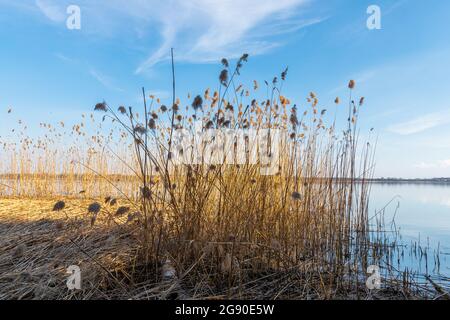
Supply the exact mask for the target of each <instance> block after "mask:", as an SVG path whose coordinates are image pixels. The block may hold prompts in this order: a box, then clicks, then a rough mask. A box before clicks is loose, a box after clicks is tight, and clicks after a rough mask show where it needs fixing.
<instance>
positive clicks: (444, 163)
mask: <svg viewBox="0 0 450 320" xmlns="http://www.w3.org/2000/svg"><path fill="white" fill-rule="evenodd" d="M414 168H418V169H449V168H450V159H446V160H438V161H435V162H420V163H418V164H415V165H414Z"/></svg>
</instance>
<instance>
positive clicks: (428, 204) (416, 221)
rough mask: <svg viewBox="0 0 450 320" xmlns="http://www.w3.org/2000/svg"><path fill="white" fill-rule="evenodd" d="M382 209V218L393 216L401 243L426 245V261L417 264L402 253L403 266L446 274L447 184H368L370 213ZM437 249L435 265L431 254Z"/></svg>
mask: <svg viewBox="0 0 450 320" xmlns="http://www.w3.org/2000/svg"><path fill="white" fill-rule="evenodd" d="M385 206H386V208H385V221H386V222H389V221H391V219H392V218H393V217H395V225H396V227H397V229H399V232H400V234H401V242H402V243H404V244H405V245H407V246H408V247H406V249H405V252H408V250H410V247H411V243H420V246H421V247H424V248H428V254H427V258H428V262H426V261H423V259H422V262H421V263H418V262H417V261H415V260H416V259H412V257H411V256H409V257H408V254H406V253H405V259H404V260H405V261H404V262H403V266H405V265H406V266H408V267H409V268H411V269H414V270H417V271H419V272H421V273H429V274H435V275H442V276H445V277H450V185H444V184H441V185H440V184H407V183H399V184H381V183H374V184H372V190H371V201H370V206H369V207H370V214H369V216H370V217H371V216H373V215H374V214H375V213H376V212H377V211H379V210H382V209H383V208H384V207H385ZM437 252H439V266H438V265H436V264H435V259H434V255H435V254H436V253H437Z"/></svg>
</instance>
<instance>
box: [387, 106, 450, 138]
mask: <svg viewBox="0 0 450 320" xmlns="http://www.w3.org/2000/svg"><path fill="white" fill-rule="evenodd" d="M448 123H450V113H449V112H445V113H437V112H435V113H429V114H426V115H423V116H420V117H417V118H415V119H412V120H408V121H405V122H401V123H397V124H394V125H392V126H390V127H388V128H387V130H388V131H390V132H393V133H396V134H400V135H403V136H406V135H411V134H415V133H420V132H423V131H426V130H429V129H432V128H435V127H438V126H441V125H445V124H448Z"/></svg>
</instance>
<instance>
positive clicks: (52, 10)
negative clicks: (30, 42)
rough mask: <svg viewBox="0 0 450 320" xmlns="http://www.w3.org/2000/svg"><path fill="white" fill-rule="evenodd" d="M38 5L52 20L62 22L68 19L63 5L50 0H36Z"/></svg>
mask: <svg viewBox="0 0 450 320" xmlns="http://www.w3.org/2000/svg"><path fill="white" fill-rule="evenodd" d="M35 4H36V6H37V7H38V9H39V10H40V11H41V12H42V13H43V14H44V15H45V16H46V17H47V18H48V19H50V20H51V21H53V22H62V21H64V20H65V19H66V16H65V15H64V10H63V8H62V7H61V6H59V5H56V4H55V3H53V2H52V1H49V0H36V1H35Z"/></svg>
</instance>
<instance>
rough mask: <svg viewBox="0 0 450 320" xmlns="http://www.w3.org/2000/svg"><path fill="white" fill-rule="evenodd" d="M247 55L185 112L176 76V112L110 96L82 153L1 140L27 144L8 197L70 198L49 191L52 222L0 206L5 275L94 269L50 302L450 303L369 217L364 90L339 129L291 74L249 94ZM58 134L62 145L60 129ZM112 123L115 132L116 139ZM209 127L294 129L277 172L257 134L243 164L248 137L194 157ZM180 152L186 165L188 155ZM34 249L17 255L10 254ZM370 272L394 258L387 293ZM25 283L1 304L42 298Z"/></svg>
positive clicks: (16, 158) (370, 150)
mask: <svg viewBox="0 0 450 320" xmlns="http://www.w3.org/2000/svg"><path fill="white" fill-rule="evenodd" d="M247 59H248V55H245V54H244V55H243V56H242V57H241V58H240V59H238V60H237V62H236V64H235V66H233V67H231V64H230V63H229V62H228V61H227V60H226V59H223V60H222V66H223V70H222V71H221V73H220V75H219V85H218V89H217V90H216V91H214V92H212V91H211V90H209V89H207V90H205V91H204V92H203V93H202V94H199V95H195V96H193V97H191V96H188V98H189V99H190V101H189V103H188V104H187V106H185V107H183V105H182V102H181V101H180V99H177V98H176V92H175V71H174V70H173V72H174V73H173V75H174V82H173V84H174V85H173V99H172V102H171V104H170V107H167V106H166V105H164V104H163V103H162V102H161V101H160V100H159V99H158V98H157V97H154V96H147V94H146V92H145V90H144V89H143V90H142V94H143V106H142V107H141V108H132V107H128V108H126V107H124V106H117V107H112V106H109V105H108V104H107V103H106V102H100V103H98V104H97V105H96V106H95V108H94V109H95V111H96V112H98V116H95V115H92V116H90V120H89V121H91V122H92V123H95V121H96V119H97V117H101V121H99V123H100V125H99V127H97V128H98V131H97V135H93V136H91V137H89V135H87V136H88V138H87V139H88V141H89V143H88V144H82V145H83V146H87V148H86V147H81V146H80V144H81V140H80V139H85V137H86V133H85V132H84V131H83V129H82V128H84V127H85V126H86V125H85V122H82V124H83V125H79V126H74V127H73V132H72V133H71V134H70V136H71V137H72V138H73V139H74V140H73V141H74V143H75V147H70V148H69V150H70V152H67V150H61V149H59V146H58V143H57V140H55V141H53V142H55V144H56V146H55V145H52V144H51V142H52V140H49V139H47V140H45V142H43V143H42V144H39V143H38V142H36V141H32V140H31V139H28V138H22V140H21V145H11V144H10V145H6V144H4V148H5V149H6V148H9V150H14V152H12V153H11V152H10V153H11V154H12V156H11V158H10V160H9V162H4V163H6V165H4V167H3V168H2V170H3V172H4V173H5V175H4V176H3V180H2V181H4V182H2V183H3V188H2V192H3V195H4V197H6V196H7V197H9V198H10V199H9V200H4V201H13V202H16V201H17V200H14V198H13V199H11V197H14V196H16V197H17V196H20V197H23V196H28V197H32V198H34V199H36V198H39V197H42V196H45V197H47V198H48V197H50V198H51V199H53V202H55V201H56V200H54V197H55V196H60V198H61V199H62V200H61V199H60V201H64V202H63V203H64V205H63V204H62V203H61V202H60V203H59V204H58V203H53V204H52V203H50V201H51V200H45V201H47V202H45V207H46V208H48V209H47V210H51V208H53V209H54V210H55V211H54V212H53V211H52V212H47V214H49V217H51V219H50V218H49V219H50V221H42V220H40V219H44V218H43V217H41V216H40V214H41V213H39V212H36V213H29V214H31V215H32V217H28V218H27V219H31V220H37V221H34V222H29V221H28V220H27V219H24V217H22V219H24V221H22V219H18V221H14V220H11V219H14V218H13V217H14V215H13V217H7V216H5V214H3V216H2V218H3V219H4V221H3V219H2V227H1V228H2V229H3V230H2V233H5V234H8V237H6V238H4V239H3V240H2V241H4V242H5V244H2V246H1V248H2V249H1V250H2V253H1V255H0V265H1V267H0V269H2V270H9V271H7V272H5V273H4V276H2V277H3V279H6V278H8V279H9V278H11V277H12V276H16V277H18V278H16V279H21V278H20V277H22V276H24V277H28V279H29V278H30V273H31V278H32V279H33V277H35V278H36V277H39V274H42V273H45V271H42V272H41V271H39V270H41V269H39V268H37V267H35V266H34V265H35V264H36V265H43V266H45V267H43V268H44V269H45V268H48V266H50V265H51V263H50V262H48V263H47V262H45V260H44V259H49V260H52V259H53V261H54V260H59V261H62V263H63V264H64V265H70V264H72V262H73V263H74V264H76V263H83V264H89V267H87V268H89V270H90V271H89V274H90V275H92V277H93V278H92V279H91V278H88V279H87V280H86V281H85V282H87V283H88V285H87V287H85V288H84V289H83V290H82V291H81V292H74V293H70V294H69V293H67V289H65V290H64V289H63V288H62V285H61V284H59V286H56V288H58V289H55V290H53V291H52V290H50V291H46V292H47V293H46V294H49V296H48V297H49V298H62V299H66V298H69V299H70V298H85V299H89V298H122V299H126V298H132V299H183V298H189V299H229V298H239V299H281V298H285V299H343V298H350V299H377V298H404V299H410V298H414V299H415V298H430V297H446V290H447V289H446V288H445V287H442V286H440V288H441V289H442V292H443V293H442V292H441V293H440V294H439V293H438V292H437V291H436V288H434V289H433V288H432V289H431V290H428V289H423V287H424V285H419V284H418V283H417V281H416V280H415V278H414V274H411V273H409V272H407V271H400V270H395V268H394V267H392V265H391V264H389V261H390V260H389V259H390V255H391V254H392V250H395V248H396V244H395V240H394V241H392V239H390V238H389V237H388V236H387V235H386V233H385V232H384V227H385V226H384V224H383V221H382V218H381V217H379V216H375V217H370V216H369V212H368V199H369V193H370V184H369V183H368V180H369V179H370V178H371V177H372V174H373V168H374V166H373V156H374V151H375V148H374V146H373V145H372V142H371V141H368V142H367V141H364V142H363V143H361V142H360V141H359V130H360V128H359V126H358V117H359V116H360V112H361V111H362V110H363V108H364V98H362V97H360V98H355V97H354V95H355V90H356V83H355V82H354V81H353V80H352V81H350V82H349V84H348V95H349V98H348V101H346V103H345V104H341V101H340V100H341V99H339V98H336V100H335V101H334V104H336V105H337V106H338V107H340V108H342V109H344V110H345V114H346V116H345V117H346V118H347V117H348V118H347V119H346V121H344V124H343V125H342V123H341V124H340V123H339V122H337V121H336V120H335V121H332V122H331V123H328V124H327V123H326V113H327V110H325V109H323V108H320V107H319V105H320V104H319V100H318V97H317V96H316V94H315V93H313V92H311V93H310V94H309V95H308V97H307V99H306V103H305V105H302V106H300V105H298V106H297V105H295V104H293V103H291V102H290V100H289V99H288V98H287V97H285V96H283V93H282V88H283V84H284V82H285V80H286V78H287V74H288V69H286V70H284V71H283V72H282V73H281V75H280V76H279V78H278V77H275V78H274V79H273V80H272V81H271V82H267V81H265V83H264V85H263V88H262V89H261V88H259V87H260V85H259V83H258V82H256V81H254V82H253V84H252V86H251V87H250V88H246V87H245V86H244V85H241V84H239V83H238V79H239V75H240V72H241V69H242V68H243V67H244V65H245V63H246V62H247ZM172 63H173V62H172ZM261 91H262V92H264V93H263V95H265V96H264V98H261V97H260V95H261V93H260V92H261ZM252 96H255V98H253V97H252ZM97 121H98V120H97ZM199 124H200V126H198V125H199ZM105 127H106V129H105ZM45 128H46V129H47V130H49V131H50V132H51V134H52V135H53V137H55V136H56V137H60V138H62V139H64V135H62V136H59V134H58V133H56V131H53V130H54V129H53V127H52V126H50V127H48V125H45ZM102 129H103V130H110V131H109V134H107V135H106V137H105V136H104V135H103V133H102V131H101V130H102ZM198 129H199V130H200V132H202V133H205V132H208V130H211V129H215V130H222V131H223V130H227V129H229V130H240V132H244V133H247V132H249V130H250V129H251V130H254V131H255V132H257V134H260V133H261V132H265V133H268V137H269V140H270V139H271V138H270V137H273V136H272V135H274V132H285V133H286V137H287V138H286V139H285V140H280V141H281V142H280V143H279V144H278V145H277V146H276V147H277V152H274V150H271V148H270V147H269V148H268V149H267V150H266V149H264V151H261V148H262V147H261V146H258V151H259V155H260V156H261V155H262V156H263V157H264V156H265V157H268V158H269V160H270V164H273V163H276V167H275V168H271V170H273V172H271V174H270V175H267V174H262V171H261V170H262V169H264V170H266V169H267V168H266V167H267V166H266V163H263V161H262V160H261V158H259V159H258V160H257V161H256V162H255V161H251V160H250V158H251V152H252V151H251V146H252V145H256V144H257V142H256V141H252V140H251V137H249V136H245V139H244V147H243V149H241V155H243V156H242V157H241V159H240V160H239V161H237V160H236V155H237V152H234V153H233V152H232V153H231V154H232V155H229V154H228V151H229V150H231V151H233V150H234V151H236V150H237V149H238V148H240V146H239V145H238V144H237V143H232V144H231V145H230V146H229V147H228V148H226V147H225V146H224V145H220V147H219V149H220V148H222V150H217V149H214V148H212V149H211V148H210V147H211V146H209V145H208V144H209V143H211V144H213V145H214V143H215V142H214V139H215V138H213V139H212V140H208V141H207V142H205V141H203V142H202V143H201V144H200V146H201V147H200V149H199V150H200V151H199V153H197V154H195V153H192V152H190V151H189V150H188V148H187V146H188V144H187V145H186V144H183V143H179V141H177V139H179V135H178V133H179V132H180V130H186V132H188V133H194V132H195V131H196V130H198ZM55 139H57V138H55ZM114 139H118V140H114ZM114 141H116V142H114ZM177 142H178V143H177ZM269 145H270V143H269ZM211 150H212V151H211ZM219 151H222V152H219ZM223 151H225V153H224V152H223ZM33 152H34V153H33ZM211 152H212V153H211ZM36 154H39V157H38V159H39V160H38V161H37V162H36V161H35V160H36V159H35V158H36ZM217 154H219V156H218V157H216V158H214V159H215V161H213V162H211V156H216V155H217ZM180 157H182V158H183V159H185V160H186V159H187V161H184V162H183V161H182V162H180V161H177V159H180ZM233 157H234V158H233ZM64 160H66V161H64ZM29 163H33V165H29ZM64 195H65V196H70V197H71V198H68V199H66V198H64V197H63V196H64ZM42 201H44V200H42ZM66 206H67V207H66ZM69 208H72V209H69ZM74 208H78V209H79V211H78V209H77V210H75V209H74ZM2 212H3V211H2ZM38 217H39V220H38ZM53 219H56V221H60V222H55V220H53ZM58 219H59V220H58ZM53 224H55V226H56V225H62V229H58V228H59V227H58V228H56V227H52V226H53ZM21 235H22V236H21ZM24 235H25V236H24ZM28 235H29V236H28ZM53 239H57V241H53ZM68 239H74V240H73V241H72V240H70V241H69V242H68V241H67V240H68ZM22 244H23V246H22ZM21 246H22V249H23V250H19V251H20V252H19V253H18V254H19V258H16V259H11V255H13V256H14V255H15V254H16V252H15V250H16V247H17V248H19V247H21ZM58 249H60V250H58ZM26 250H29V251H28V252H29V254H26ZM47 251H48V252H47ZM55 252H59V254H60V255H56V254H55ZM83 257H84V258H83ZM21 259H22V260H21ZM370 265H377V266H380V267H381V270H382V277H383V281H382V288H381V289H379V290H375V291H374V290H369V289H368V288H367V286H366V280H367V268H368V266H370ZM91 268H92V269H91ZM11 270H14V271H11ZM27 270H31V271H27ZM39 272H41V273H39ZM62 272H63V269H62V268H61V267H59V268H58V267H55V268H54V269H53V270H52V271H51V272H50V273H46V274H47V275H49V276H51V277H55V278H58V277H59V278H61V276H62V274H61V273H62ZM43 279H47V278H43ZM17 281H22V280H17ZM17 281H16V282H7V281H5V280H3V281H1V282H0V286H1V287H2V288H0V292H3V293H4V298H33V297H34V298H40V297H42V296H40V295H39V294H37V293H36V292H35V291H34V290H37V292H38V293H40V292H41V291H39V289H36V288H38V287H36V286H35V287H34V288H35V289H31V288H32V286H30V288H28V289H24V288H23V286H19V285H18V284H17ZM42 281H44V280H42ZM45 281H47V284H48V283H49V282H48V281H50V280H45ZM28 283H29V282H28ZM430 283H431V282H430ZM435 285H438V284H437V283H435ZM438 286H439V285H438ZM425 287H426V286H425ZM18 288H21V289H20V290H19V289H18ZM39 288H40V287H39ZM44 291H45V290H44ZM49 292H51V293H49Z"/></svg>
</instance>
